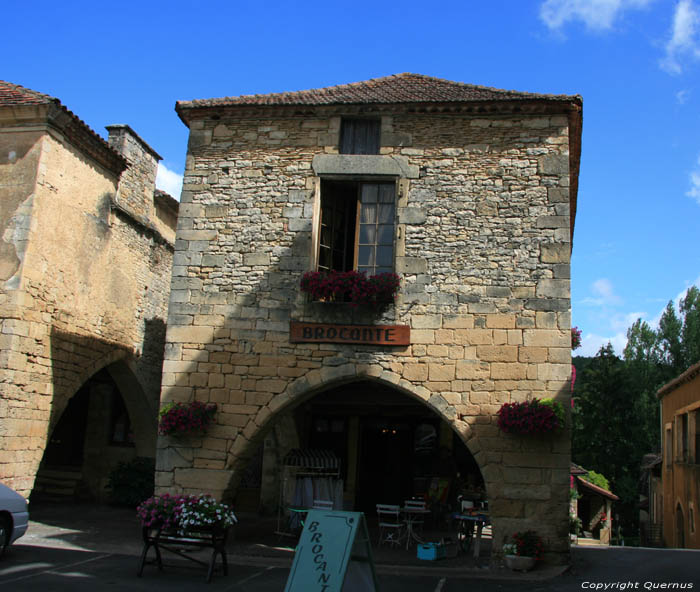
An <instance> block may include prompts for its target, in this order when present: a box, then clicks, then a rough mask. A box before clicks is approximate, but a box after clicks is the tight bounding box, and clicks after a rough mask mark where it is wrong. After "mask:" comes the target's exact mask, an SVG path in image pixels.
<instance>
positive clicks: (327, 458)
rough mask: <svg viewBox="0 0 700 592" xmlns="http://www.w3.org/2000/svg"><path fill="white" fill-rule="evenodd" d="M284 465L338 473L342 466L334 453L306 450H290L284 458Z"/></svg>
mask: <svg viewBox="0 0 700 592" xmlns="http://www.w3.org/2000/svg"><path fill="white" fill-rule="evenodd" d="M283 463H284V464H285V465H286V466H288V467H300V468H303V469H324V470H329V471H337V470H338V467H339V466H340V461H339V459H338V457H337V456H336V455H335V453H334V452H333V451H331V450H311V449H304V448H294V449H292V450H290V451H289V452H288V453H287V455H286V456H285V457H284V461H283Z"/></svg>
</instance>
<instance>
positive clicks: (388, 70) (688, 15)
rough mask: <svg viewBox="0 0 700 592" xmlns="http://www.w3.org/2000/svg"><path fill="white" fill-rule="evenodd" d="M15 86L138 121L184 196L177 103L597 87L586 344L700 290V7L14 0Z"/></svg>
mask: <svg viewBox="0 0 700 592" xmlns="http://www.w3.org/2000/svg"><path fill="white" fill-rule="evenodd" d="M2 29H3V48H4V51H3V57H2V59H1V60H0V79H4V80H8V81H10V82H14V83H17V84H21V85H23V86H26V87H28V88H32V89H34V90H37V91H40V92H44V93H47V94H49V95H52V96H55V97H57V98H59V99H60V100H61V102H62V103H63V104H64V105H65V106H66V107H68V108H69V109H70V110H72V111H73V112H74V113H76V114H77V115H78V116H79V117H80V118H82V119H83V120H84V121H85V122H86V123H87V124H88V125H90V127H92V128H93V129H94V130H95V131H97V132H98V133H100V134H102V135H103V136H104V135H105V131H104V126H105V125H109V124H115V123H127V124H129V125H130V126H131V127H132V128H133V129H134V130H136V132H137V133H138V134H139V135H141V137H143V138H144V139H145V140H146V141H147V142H148V143H149V144H150V145H151V146H152V147H153V148H154V149H155V150H156V151H157V152H158V153H160V154H161V155H162V157H163V161H162V163H161V165H162V166H161V171H160V175H159V181H158V184H159V186H160V187H161V188H163V189H165V190H166V191H170V192H171V193H177V192H178V191H179V190H178V189H177V183H178V181H179V179H180V178H181V175H182V172H183V170H184V161H185V154H186V146H187V129H186V128H185V126H184V125H183V124H182V123H181V122H180V120H179V119H178V118H177V116H176V114H175V112H174V105H175V101H176V100H190V99H198V98H212V97H220V96H232V95H240V94H253V93H268V92H277V91H293V90H302V89H306V88H318V87H324V86H330V85H335V84H343V83H347V82H355V81H358V80H366V79H368V78H376V77H380V76H386V75H390V74H396V73H399V72H415V73H420V74H426V75H430V76H437V77H440V78H447V79H450V80H456V81H460V82H466V83H472V84H480V85H486V86H492V87H497V88H506V89H515V90H520V91H530V92H539V93H556V94H580V95H582V96H583V100H584V110H583V154H582V160H581V176H580V186H579V210H578V216H577V220H576V233H575V237H574V251H573V259H572V312H573V323H574V324H575V325H578V326H579V327H580V328H581V329H582V331H583V344H584V345H583V348H582V349H581V350H579V351H578V353H581V354H583V355H593V354H595V352H596V351H597V350H598V348H599V347H600V345H602V344H603V343H606V342H607V341H608V340H610V341H612V343H613V345H614V346H615V349H616V351H617V352H618V353H621V350H622V347H623V346H624V343H625V332H626V330H627V327H628V326H629V325H630V324H631V323H632V322H633V321H634V320H635V319H636V318H637V317H642V318H644V319H646V320H648V321H649V322H652V323H653V322H655V320H656V319H658V316H659V314H660V312H661V311H662V310H663V308H664V307H665V305H666V303H667V302H668V301H669V300H670V299H675V298H677V297H678V296H679V295H681V294H683V293H684V291H685V290H686V289H687V288H688V287H689V286H690V285H693V284H700V249H699V248H698V236H700V232H699V222H700V76H699V75H700V0H490V1H489V2H483V1H476V0H472V1H470V0H460V1H458V2H453V1H451V0H447V1H442V2H436V3H434V4H429V3H425V2H414V1H412V0H406V1H404V2H401V3H395V2H392V3H388V2H383V1H382V0H374V1H372V2H368V1H366V0H356V1H355V2H353V3H347V2H333V1H332V0H326V1H324V2H318V1H315V0H310V1H306V2H304V1H301V2H294V1H292V0H288V1H286V2H277V1H268V2H264V1H258V2H248V1H235V0H228V1H223V2H219V1H210V2H200V3H195V2H191V1H188V2H182V1H179V0H172V1H169V2H160V1H150V2H149V1H141V2H132V1H130V0H125V1H122V2H119V3H98V2H70V1H66V2H55V1H51V2H45V1H34V2H25V3H21V5H20V3H19V2H12V1H11V2H10V4H9V5H8V6H5V7H4V10H3V25H2Z"/></svg>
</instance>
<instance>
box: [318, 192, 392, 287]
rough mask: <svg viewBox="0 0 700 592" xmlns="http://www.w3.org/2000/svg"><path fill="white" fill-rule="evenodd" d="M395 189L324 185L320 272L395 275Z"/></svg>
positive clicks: (319, 252)
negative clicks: (360, 272) (390, 273)
mask: <svg viewBox="0 0 700 592" xmlns="http://www.w3.org/2000/svg"><path fill="white" fill-rule="evenodd" d="M395 189H396V185H395V183H393V182H390V183H376V182H366V181H335V180H324V181H322V183H321V227H320V232H319V249H318V269H319V270H321V271H330V270H334V271H350V270H351V269H357V270H358V271H365V272H367V275H375V274H377V273H382V272H386V271H393V269H394V218H395V209H396V206H395V199H394V195H395V193H396V191H395Z"/></svg>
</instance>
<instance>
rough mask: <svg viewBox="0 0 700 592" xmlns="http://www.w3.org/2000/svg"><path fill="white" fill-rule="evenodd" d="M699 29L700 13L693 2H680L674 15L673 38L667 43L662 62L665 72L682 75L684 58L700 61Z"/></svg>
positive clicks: (683, 0)
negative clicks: (682, 60)
mask: <svg viewBox="0 0 700 592" xmlns="http://www.w3.org/2000/svg"><path fill="white" fill-rule="evenodd" d="M699 27H700V12H698V9H697V7H696V6H695V5H694V4H693V0H679V2H678V4H677V5H676V11H675V13H674V14H673V26H672V28H671V38H670V39H669V40H668V42H667V43H666V55H665V56H664V58H663V59H662V60H661V62H660V66H661V68H662V69H663V70H665V71H666V72H668V73H669V74H680V73H681V72H682V71H683V68H682V66H681V59H682V58H684V57H686V56H687V57H690V58H693V59H700V39H699V38H698V28H699Z"/></svg>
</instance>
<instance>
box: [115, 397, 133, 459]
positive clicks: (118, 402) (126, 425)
mask: <svg viewBox="0 0 700 592" xmlns="http://www.w3.org/2000/svg"><path fill="white" fill-rule="evenodd" d="M111 424H112V425H111V429H110V438H109V443H110V444H114V445H117V446H133V445H134V432H133V431H132V429H131V421H130V420H129V413H128V411H127V410H126V405H124V399H122V397H121V395H120V394H119V393H118V392H116V391H114V392H112V410H111Z"/></svg>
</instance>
